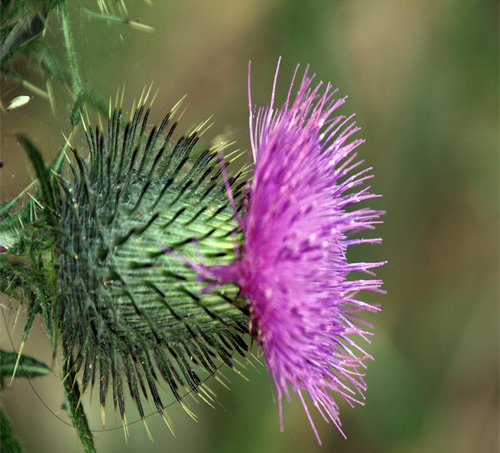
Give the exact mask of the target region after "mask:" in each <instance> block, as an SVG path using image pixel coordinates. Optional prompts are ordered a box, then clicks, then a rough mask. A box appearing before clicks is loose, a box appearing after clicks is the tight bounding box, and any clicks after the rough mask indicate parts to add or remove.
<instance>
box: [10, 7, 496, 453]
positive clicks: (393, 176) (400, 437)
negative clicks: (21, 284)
mask: <svg viewBox="0 0 500 453" xmlns="http://www.w3.org/2000/svg"><path fill="white" fill-rule="evenodd" d="M86 3H87V4H88V5H89V6H92V7H93V8H94V9H95V8H97V6H96V5H97V1H96V2H95V3H94V2H93V1H87V2H86ZM127 5H128V9H129V15H130V16H131V18H133V19H136V18H137V19H139V20H140V22H141V23H145V24H148V25H151V26H153V27H154V28H155V32H154V33H152V34H147V33H141V32H138V31H135V30H131V29H130V28H129V27H126V26H119V25H113V26H110V25H107V24H104V23H103V22H97V21H94V20H92V21H91V20H88V19H87V18H86V17H83V16H82V15H81V14H80V13H79V12H78V11H77V10H76V9H75V10H72V11H71V12H72V16H71V18H72V21H73V25H74V35H75V40H76V43H77V51H78V56H79V64H80V67H81V71H82V75H83V78H84V80H85V81H86V83H87V84H88V85H89V86H91V87H93V88H94V89H95V91H96V93H97V94H98V95H100V96H101V97H102V98H104V99H105V100H107V99H109V97H110V96H112V97H114V96H115V94H116V91H117V88H118V86H123V85H124V84H125V87H126V96H125V98H126V99H125V103H124V105H125V106H130V105H131V103H132V100H133V98H134V97H135V98H137V97H138V96H139V95H140V92H141V91H142V89H143V87H144V86H145V85H149V84H150V83H151V81H154V86H155V87H157V88H159V89H160V93H159V95H158V98H157V100H156V102H155V106H154V109H153V110H154V112H153V113H154V114H153V117H152V120H151V121H157V120H158V119H159V118H160V116H161V114H162V113H165V112H166V111H167V110H168V109H169V108H170V107H171V106H172V105H173V104H174V103H175V102H177V101H178V100H179V99H180V98H181V97H182V96H183V95H184V94H188V97H187V99H186V102H185V104H184V105H185V106H187V111H186V112H185V114H184V116H183V118H182V125H183V126H184V128H182V126H180V131H184V130H187V129H188V128H189V127H191V126H192V125H194V124H197V123H199V122H200V121H202V120H204V119H206V118H208V117H209V116H211V115H213V117H212V119H213V121H214V122H215V123H214V125H213V126H212V128H211V129H210V130H209V131H208V132H207V134H206V135H205V136H204V138H205V139H206V141H207V143H208V142H210V140H211V139H213V138H214V137H216V136H217V135H219V134H224V135H226V136H228V137H230V138H231V139H234V140H236V141H237V143H238V147H240V148H241V149H248V148H249V146H250V144H249V138H248V105H247V91H246V90H247V65H248V60H250V59H251V60H252V65H253V66H252V93H253V101H254V103H258V104H266V103H268V102H269V99H270V92H271V87H272V80H273V75H274V70H275V66H276V62H277V60H278V57H279V56H280V55H281V56H283V62H282V66H281V71H280V75H279V82H278V99H280V97H281V100H284V96H285V94H286V92H287V91H288V86H289V81H290V79H291V75H292V73H293V70H294V68H295V65H296V64H297V63H301V64H302V65H303V66H302V69H304V68H305V65H306V64H308V63H309V64H310V65H311V71H312V72H315V73H316V74H317V79H318V80H324V81H331V82H332V83H333V85H334V86H336V87H338V88H339V92H340V95H342V96H343V95H346V94H348V95H349V100H348V103H347V105H345V106H343V107H342V109H341V113H342V114H350V113H352V112H356V114H357V121H358V124H359V125H360V126H361V127H362V131H361V133H360V134H359V135H360V136H362V137H364V138H365V139H366V143H365V144H364V145H362V147H361V148H360V149H359V153H360V154H361V155H362V158H364V159H365V160H366V162H367V164H368V165H370V166H372V165H373V166H374V168H375V170H374V173H375V179H374V180H373V182H372V187H373V191H374V192H375V193H381V194H383V198H380V199H376V200H374V201H372V202H371V203H370V206H371V207H373V208H377V209H384V210H387V214H386V215H385V216H384V225H382V226H380V227H378V229H377V232H376V234H377V235H381V236H382V237H383V239H384V243H383V245H382V246H368V247H365V248H362V249H361V248H360V250H359V251H356V252H355V253H356V256H354V255H353V259H354V258H359V259H361V260H365V261H369V260H375V261H380V260H386V259H387V260H388V264H387V265H386V266H385V267H383V268H382V269H380V271H379V272H378V275H379V276H380V277H381V278H383V279H384V282H385V285H384V287H385V289H386V290H387V295H386V296H382V295H370V294H369V295H366V299H367V300H369V301H371V302H373V303H382V309H383V310H382V312H380V313H378V314H377V315H373V316H370V317H369V319H370V321H371V322H373V323H374V325H375V336H374V337H373V342H372V344H371V345H367V347H366V349H367V351H368V352H369V353H370V354H372V355H373V356H374V357H375V362H372V363H369V367H368V370H367V374H366V382H367V384H368V391H367V392H366V396H367V400H366V406H364V407H362V406H358V407H356V408H355V409H351V408H350V407H349V406H348V405H347V404H345V403H344V402H343V401H339V403H340V411H341V419H342V421H343V429H344V431H345V433H346V434H347V436H348V439H347V440H344V439H343V438H342V436H341V435H340V434H339V432H338V431H337V430H336V429H335V427H334V426H333V425H332V424H328V425H327V424H326V423H324V422H323V421H322V420H321V419H320V417H319V416H318V414H316V413H313V417H314V420H315V422H316V426H317V428H318V430H319V434H320V436H321V439H322V441H323V446H322V447H319V446H318V445H317V442H316V439H315V437H314V434H313V432H312V430H311V428H310V426H309V423H308V421H307V417H306V415H305V414H304V411H303V409H302V407H301V404H300V401H298V399H297V398H295V399H293V401H292V402H291V403H285V404H284V414H285V416H284V422H285V431H284V433H280V429H279V415H278V406H277V405H275V404H274V403H273V401H272V396H271V383H270V378H269V376H268V374H267V372H266V370H265V368H264V367H263V366H257V367H256V368H257V369H256V370H254V369H252V368H248V369H247V370H246V371H245V375H246V376H247V378H248V379H249V380H250V382H246V381H245V380H244V379H242V378H240V377H239V376H237V375H236V374H234V373H231V372H230V371H229V370H227V371H226V372H225V375H226V376H227V377H229V378H230V380H231V384H230V387H231V391H228V390H226V389H225V388H223V387H222V386H221V385H219V384H218V383H217V382H216V381H212V384H211V386H212V387H213V388H214V390H215V391H216V393H217V395H218V398H217V400H216V406H215V409H212V408H210V407H209V406H207V405H204V404H200V405H192V406H196V407H192V409H193V410H194V411H195V413H196V414H197V416H198V422H197V423H195V422H194V421H193V420H191V419H190V418H189V417H188V416H187V415H186V414H185V412H183V410H182V409H181V408H180V407H179V405H177V404H174V405H173V406H172V407H171V408H170V412H169V413H170V415H171V417H172V419H173V422H174V427H175V437H174V436H172V434H171V433H170V432H169V431H168V429H167V428H166V427H165V425H164V424H163V422H162V421H161V419H160V418H159V417H150V418H149V419H148V425H149V428H150V430H151V432H152V434H153V437H154V443H150V441H149V440H148V438H147V435H146V431H145V429H144V427H143V426H142V423H140V422H139V423H136V424H134V425H132V426H131V427H130V439H129V441H128V444H126V443H125V441H124V436H123V432H122V431H121V430H115V431H108V432H98V433H96V438H97V446H98V449H99V451H100V452H115V451H120V452H143V451H147V452H164V451H168V452H211V451H214V452H239V453H244V452H316V451H318V452H319V451H336V452H342V451H348V452H358V451H359V452H443V451H452V452H495V451H498V411H499V400H498V398H499V394H498V372H499V364H498V358H499V341H498V340H499V338H498V326H499V317H498V308H499V307H498V302H499V300H498V296H499V282H498V274H499V268H498V265H499V254H498V252H499V248H498V246H499V244H498V242H499V234H498V233H499V230H498V221H499V197H498V194H499V186H498V171H499V161H498V150H499V149H498V148H499V147H498V119H499V118H498V4H497V2H491V1H473V0H458V1H457V0H456V1H449V0H438V1H435V0H434V1H430V0H424V1H420V2H410V1H396V0H374V1H371V2H366V1H359V0H349V1H348V0H345V1H326V0H316V1H314V2H305V1H299V0H253V1H249V0H246V1H245V0H215V1H207V2H201V1H194V0H183V1H179V0H172V1H164V2H162V1H159V0H156V1H155V2H154V4H152V5H147V4H146V3H145V2H142V1H139V0H137V1H129V2H128V3H127ZM48 31H49V33H48V35H47V37H46V39H47V40H52V42H53V43H55V45H56V46H59V47H60V49H59V50H60V51H61V54H62V51H63V49H62V48H61V47H62V41H61V38H60V37H61V33H60V23H59V22H58V21H57V20H56V19H55V18H52V19H51V20H50V21H49V24H48ZM19 64H20V70H23V71H24V74H26V75H27V76H29V78H30V80H31V81H34V82H37V83H39V84H40V85H43V79H42V78H41V76H40V75H39V74H37V73H36V72H33V71H31V70H30V68H28V67H25V68H23V66H22V65H23V62H20V63H19ZM18 94H26V93H25V91H23V90H21V89H19V88H16V87H14V88H13V86H12V85H10V84H5V83H4V84H3V88H2V102H3V103H4V105H5V104H7V103H8V102H9V101H10V99H11V98H13V97H15V96H16V95H18ZM56 95H57V99H58V102H57V111H56V115H53V114H52V113H51V110H50V106H49V103H48V102H46V101H44V100H42V99H40V98H37V97H33V99H32V100H31V102H30V103H29V104H28V105H26V106H25V107H23V108H20V109H17V110H14V111H11V112H10V113H2V118H1V121H2V123H1V124H2V155H1V160H2V161H3V162H4V167H3V168H2V170H1V173H0V177H1V187H0V197H1V200H5V199H6V198H8V197H10V196H13V195H15V194H17V193H18V192H19V191H20V190H22V189H23V188H24V187H25V186H26V184H27V183H28V182H29V181H30V180H31V177H32V174H33V171H32V169H31V167H30V164H29V163H28V160H27V158H26V157H25V154H24V152H23V151H22V149H21V147H20V146H19V145H18V144H17V142H16V139H15V137H14V132H15V131H22V132H25V133H28V134H29V135H30V136H31V137H32V138H33V139H34V140H35V142H36V143H37V144H38V145H39V147H40V148H41V149H43V150H44V152H45V154H46V156H47V159H49V158H51V157H53V156H54V155H55V154H56V153H57V151H58V150H59V149H60V147H61V146H62V144H63V143H64V138H63V135H62V134H61V131H63V132H64V134H66V135H68V134H69V132H70V127H69V122H68V121H67V117H68V108H69V105H70V102H71V100H70V97H69V96H68V95H67V94H66V93H64V92H62V90H60V89H59V88H57V87H56ZM81 143H82V146H83V142H81ZM2 302H3V304H7V303H8V301H7V300H6V298H3V299H2ZM16 314H17V312H13V313H12V314H11V315H10V317H9V318H8V319H7V321H8V322H9V326H10V327H9V329H10V330H12V331H13V333H12V338H13V341H14V345H15V347H16V348H18V347H19V344H20V334H21V331H22V322H21V321H18V324H17V326H16V328H15V329H13V322H14V320H15V315H16ZM21 318H22V313H21ZM0 322H1V323H2V325H1V327H0V329H1V334H0V339H1V342H2V344H1V346H2V347H4V348H6V349H10V348H11V344H10V340H9V337H8V335H7V331H6V329H5V325H4V324H3V320H0ZM25 352H26V353H27V354H32V355H35V356H37V357H38V358H40V359H43V360H45V361H46V362H48V363H50V360H51V356H50V351H49V345H48V340H47V339H46V337H45V334H44V333H43V326H41V325H40V326H38V327H36V328H35V329H34V330H33V335H32V337H30V340H29V341H28V344H27V346H26V349H25ZM32 386H33V387H34V388H35V389H36V391H37V393H38V395H39V396H40V398H41V399H43V401H44V402H45V403H46V404H47V405H48V406H49V407H50V408H51V409H52V410H53V411H54V412H56V413H57V414H58V416H59V417H61V418H63V419H65V420H67V418H65V414H64V411H62V410H60V404H61V402H62V400H63V392H62V389H61V384H60V380H59V378H58V377H57V376H50V377H46V378H40V379H38V380H34V381H33V382H32ZM95 396H97V395H95ZM2 399H3V404H4V407H5V409H6V412H7V413H8V414H9V416H10V417H11V420H12V423H13V425H14V427H15V430H16V432H17V434H18V435H19V437H20V438H21V439H22V441H23V442H24V444H25V446H26V450H27V451H28V452H40V453H43V452H51V453H59V452H79V451H81V447H80V446H79V443H78V441H77V438H76V434H75V432H74V431H73V430H72V429H71V428H70V427H68V426H66V425H65V424H64V423H63V422H61V421H59V420H58V419H57V418H56V417H54V416H53V415H52V414H51V413H50V412H49V411H48V410H47V409H46V408H45V407H44V406H43V404H42V402H41V401H40V399H39V398H38V397H37V396H36V395H35V393H34V390H33V388H32V387H31V386H30V384H29V383H28V382H26V381H23V380H17V381H16V382H14V384H13V385H12V387H11V388H9V389H7V390H6V391H4V392H3V395H2ZM86 410H87V414H88V415H89V417H90V418H91V424H92V426H95V427H96V428H99V424H100V423H99V416H100V414H99V412H100V410H99V406H98V402H97V400H96V399H95V398H94V400H93V401H92V404H90V405H89V404H87V405H86ZM127 417H128V420H129V421H133V420H134V419H135V418H136V411H135V409H134V408H133V407H132V405H131V404H130V403H129V411H128V415H127Z"/></svg>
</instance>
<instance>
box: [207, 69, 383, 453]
mask: <svg viewBox="0 0 500 453" xmlns="http://www.w3.org/2000/svg"><path fill="white" fill-rule="evenodd" d="M278 68H279V64H278ZM297 68H298V67H297ZM277 73H278V71H276V76H277ZM295 74H297V70H296V72H295ZM294 79H295V75H294ZM313 79H314V76H312V77H308V75H307V69H306V72H305V74H304V76H303V78H302V81H301V83H300V87H299V91H298V94H297V96H296V97H295V100H293V102H292V100H291V94H292V90H293V80H292V84H291V86H290V91H289V94H288V98H287V100H286V102H285V104H284V105H283V106H282V107H281V108H279V109H276V110H275V109H274V106H273V103H274V93H275V88H276V78H275V82H274V87H273V91H272V100H271V104H270V106H268V107H265V108H259V109H255V108H254V109H252V107H251V101H250V134H251V143H252V153H253V156H254V160H255V168H254V177H253V181H252V183H251V187H250V188H249V193H248V203H247V204H246V207H245V208H244V210H243V211H242V212H240V213H239V216H238V220H239V222H240V226H241V229H242V232H243V245H242V247H241V248H240V250H238V251H237V258H236V260H235V261H234V262H232V263H230V264H227V265H222V266H211V267H206V266H200V267H198V270H199V271H200V278H203V279H210V280H211V281H212V283H211V284H209V286H210V287H211V286H213V285H216V284H224V283H228V282H234V283H236V284H237V285H238V286H239V287H240V289H241V293H242V295H243V296H244V297H245V298H246V299H247V300H248V303H249V307H250V316H251V330H252V334H253V336H254V338H255V339H256V340H257V342H258V344H259V345H260V346H261V348H262V350H263V353H264V357H265V361H266V364H267V368H268V369H269V371H270V373H271V374H272V376H273V378H274V381H275V383H276V387H277V395H278V401H279V406H280V419H281V427H282V429H283V418H282V397H283V395H285V396H286V397H287V399H290V389H292V390H293V392H295V393H296V394H297V395H298V396H299V398H300V399H301V401H302V404H303V405H304V408H305V411H306V413H307V416H308V418H309V420H310V422H311V425H312V427H313V430H314V432H315V434H316V436H317V438H318V442H319V443H321V441H320V438H319V436H318V433H317V431H316V428H315V426H314V423H313V421H312V418H311V416H310V414H309V410H308V408H307V405H306V403H305V401H304V398H303V395H302V393H301V392H302V390H305V391H306V392H307V393H308V394H309V396H310V397H311V399H312V402H313V404H314V405H315V406H316V408H317V409H318V410H319V412H320V413H321V415H322V416H323V418H324V419H325V420H326V421H328V420H332V421H333V423H334V424H335V425H336V426H337V428H338V429H339V430H340V431H341V432H342V430H341V422H340V419H339V409H338V406H337V404H336V402H335V400H334V398H333V395H332V393H331V392H330V390H333V391H334V392H337V393H339V394H340V395H342V397H343V398H345V399H346V400H347V402H348V403H349V404H350V405H353V404H352V403H353V402H357V403H360V404H363V403H362V402H360V401H359V398H362V399H363V398H364V396H363V391H364V390H366V385H365V382H364V380H363V369H364V368H365V364H364V363H363V362H364V360H366V359H371V358H372V357H371V356H370V355H369V354H367V353H366V352H365V351H363V349H362V348H360V347H359V346H358V345H357V344H356V343H355V341H354V339H355V338H356V336H359V337H361V338H363V339H364V340H366V341H368V340H367V338H366V335H369V334H370V332H368V330H367V329H369V327H370V326H369V325H368V324H366V323H364V322H363V321H362V319H360V318H359V317H358V315H357V313H358V312H359V311H361V310H369V311H376V310H378V308H377V307H375V306H372V305H369V304H367V303H365V302H362V301H361V300H359V299H358V295H359V293H360V291H362V290H370V291H379V292H381V290H380V287H381V285H382V281H381V280H375V279H357V278H358V277H359V274H357V276H356V278H355V279H353V277H352V276H351V279H348V276H349V274H350V272H353V271H362V272H363V273H366V274H370V275H373V273H372V272H370V269H371V268H375V267H378V266H380V265H382V264H384V263H383V262H377V263H364V262H359V263H350V262H348V260H347V257H346V253H347V249H348V247H349V246H351V245H356V244H361V243H372V244H376V243H380V242H381V239H380V238H375V239H361V238H352V236H353V235H354V234H356V233H360V232H363V231H364V230H369V229H373V228H374V225H375V224H377V223H380V221H379V220H378V219H379V217H380V216H381V215H382V214H383V212H381V211H376V210H371V209H369V208H359V209H356V208H355V206H350V205H355V204H356V203H358V202H361V201H364V200H367V199H369V198H374V197H376V195H373V194H370V193H369V186H365V185H364V184H365V181H366V180H367V179H369V178H371V177H372V175H371V174H370V171H371V168H362V164H363V161H362V160H357V154H356V153H355V152H354V150H355V149H356V148H357V147H358V146H359V145H360V144H361V143H362V142H363V140H361V139H352V136H353V135H354V134H355V133H356V132H357V131H358V130H359V128H358V127H356V126H355V122H354V121H352V116H351V117H349V118H345V117H342V116H336V114H335V111H336V109H337V108H338V107H340V106H341V105H342V104H344V102H345V98H344V99H335V98H334V95H335V93H336V90H333V89H332V86H331V85H330V84H327V85H326V87H325V86H324V84H323V83H322V82H320V83H318V84H317V85H315V86H313V85H312V82H313ZM249 85H250V84H249ZM249 93H250V88H249ZM360 168H361V169H360ZM348 207H349V209H347V208H348ZM361 324H364V327H362V326H361ZM342 434H343V433H342ZM343 435H344V434H343ZM344 437H345V436H344Z"/></svg>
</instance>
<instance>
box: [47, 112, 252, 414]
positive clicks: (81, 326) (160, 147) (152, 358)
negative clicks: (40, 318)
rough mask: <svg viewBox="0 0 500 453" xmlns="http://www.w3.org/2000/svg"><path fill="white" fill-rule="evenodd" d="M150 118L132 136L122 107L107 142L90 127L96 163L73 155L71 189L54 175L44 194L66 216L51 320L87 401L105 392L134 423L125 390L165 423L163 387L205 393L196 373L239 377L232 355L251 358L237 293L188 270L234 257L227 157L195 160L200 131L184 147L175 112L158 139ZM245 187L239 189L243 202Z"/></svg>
mask: <svg viewBox="0 0 500 453" xmlns="http://www.w3.org/2000/svg"><path fill="white" fill-rule="evenodd" d="M148 116H149V109H145V107H144V106H143V105H142V106H139V108H138V109H137V110H136V111H135V112H134V114H133V116H132V119H131V121H130V122H129V123H128V124H127V125H126V126H125V128H124V129H122V127H121V117H122V113H121V110H120V109H116V110H114V111H113V112H110V116H109V120H108V128H107V129H108V133H107V136H105V135H104V134H103V133H102V132H101V130H100V128H99V127H97V126H96V127H95V129H93V128H91V127H89V126H86V127H85V132H86V140H87V145H88V148H89V158H88V159H84V158H83V157H82V155H81V154H80V153H79V152H78V151H77V150H75V149H71V151H72V154H73V156H74V161H75V163H76V165H71V164H70V169H71V171H72V173H73V179H72V181H68V180H66V179H65V178H63V177H62V176H61V175H54V174H52V175H51V176H50V178H49V177H46V178H45V181H51V184H52V190H49V189H47V187H46V184H45V185H43V186H42V189H43V190H44V191H45V192H47V197H49V198H48V199H49V202H51V203H54V208H53V210H52V211H51V213H53V216H54V217H55V218H56V224H55V225H54V227H53V232H52V233H53V237H54V248H53V250H54V251H55V256H56V262H55V270H56V279H55V282H56V289H55V303H54V304H53V306H54V307H55V308H54V309H50V310H47V311H46V314H45V316H46V318H51V319H50V325H53V326H55V327H56V337H57V336H59V338H60V339H61V344H62V351H63V360H64V361H66V363H67V364H68V365H69V366H68V369H72V370H73V371H74V372H78V373H79V382H80V383H81V390H82V393H83V392H84V391H85V390H86V389H87V388H88V387H89V386H90V387H91V388H92V387H94V385H95V384H97V383H98V385H99V393H100V396H99V400H100V403H101V405H102V406H104V405H105V403H106V395H107V392H108V389H109V387H111V388H112V399H113V404H114V406H115V409H118V410H119V412H120V415H121V417H122V419H123V420H124V421H125V395H124V391H126V390H127V389H128V392H129V393H130V395H131V397H132V399H133V400H134V401H135V404H136V406H137V409H138V412H139V414H140V416H141V417H142V418H144V416H145V415H144V410H143V406H142V402H141V398H146V399H147V398H148V396H149V397H152V399H153V402H154V406H155V407H156V409H157V410H158V411H159V412H160V414H162V416H163V415H164V404H163V402H162V400H161V398H160V393H159V391H158V388H157V385H158V380H162V381H164V382H166V383H167V385H168V387H169V388H170V390H171V391H172V393H173V395H174V396H175V398H176V399H177V400H179V401H180V400H181V398H182V395H181V392H180V389H181V388H187V389H189V390H192V391H194V392H198V388H199V386H200V385H202V379H201V377H200V375H199V372H198V371H197V370H204V371H206V372H208V373H209V374H213V373H215V372H216V371H217V370H218V368H219V366H220V362H223V363H225V364H227V365H228V366H230V367H232V366H233V364H232V356H233V354H234V353H235V352H237V353H239V354H241V355H242V356H243V357H245V356H246V350H247V345H246V343H245V341H244V339H243V338H244V337H245V335H246V334H247V332H248V328H247V326H248V315H247V313H245V307H240V306H239V305H241V303H240V302H239V300H240V299H239V295H238V290H237V288H236V287H235V286H230V285H227V286H225V287H221V288H218V289H217V290H216V291H211V292H208V293H201V292H200V290H201V289H202V288H203V284H202V283H200V282H198V281H197V275H196V273H195V271H194V270H193V269H192V268H191V267H190V266H189V265H188V264H187V262H190V261H197V260H199V259H200V256H201V257H203V260H204V261H205V262H206V263H207V264H212V263H216V262H217V263H218V264H224V263H228V262H230V261H231V260H232V259H234V256H233V253H234V252H233V250H234V237H235V235H236V234H237V233H236V231H237V223H236V221H235V220H234V213H233V210H232V208H231V206H230V205H229V204H228V201H227V196H226V193H225V192H226V189H225V186H224V182H223V181H222V179H221V174H222V170H221V168H220V164H219V159H218V157H217V151H213V150H206V151H204V152H203V153H201V154H200V155H199V156H198V157H197V159H196V160H194V159H193V160H191V158H190V154H191V152H192V151H193V147H194V146H195V144H196V143H197V141H198V139H199V135H200V131H199V130H195V131H194V132H192V133H190V134H189V135H187V136H183V137H181V138H179V139H178V140H176V141H175V142H174V141H173V139H172V137H173V132H174V130H175V129H176V127H177V122H174V123H173V124H171V125H170V127H169V124H170V122H171V118H172V114H171V113H169V114H168V115H167V116H166V117H165V118H164V120H163V121H162V123H161V124H160V126H158V127H155V128H153V129H151V131H150V132H147V118H148ZM165 133H166V134H165ZM163 137H164V139H163ZM224 165H227V163H226V164H224ZM238 178H239V177H238V176H237V177H232V178H230V179H229V180H228V183H229V184H230V185H231V186H236V184H237V181H238ZM42 184H44V183H43V182H42ZM243 185H244V183H243V184H240V185H239V186H238V187H236V188H235V189H233V190H234V192H235V194H234V196H235V199H236V201H237V203H239V200H240V199H241V194H240V189H241V188H242V187H243ZM51 197H52V198H53V199H52V198H51ZM47 215H48V214H47ZM235 301H237V302H236V303H235ZM47 325H49V322H47ZM53 344H54V343H53ZM123 381H125V382H123ZM160 385H161V384H160ZM103 423H104V420H103Z"/></svg>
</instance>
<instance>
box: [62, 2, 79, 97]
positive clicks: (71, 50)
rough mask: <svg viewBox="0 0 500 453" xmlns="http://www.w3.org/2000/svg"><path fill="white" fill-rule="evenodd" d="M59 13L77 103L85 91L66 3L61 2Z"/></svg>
mask: <svg viewBox="0 0 500 453" xmlns="http://www.w3.org/2000/svg"><path fill="white" fill-rule="evenodd" d="M59 12H60V13H61V20H62V28H63V34H64V42H65V44H66V51H67V54H68V60H69V64H70V66H71V72H72V76H73V96H74V99H75V101H77V100H78V99H79V97H80V95H81V92H82V91H83V84H82V80H81V78H80V73H79V72H78V65H77V62H76V55H75V45H74V43H73V37H72V36H71V29H70V23H69V15H68V8H67V6H66V2H61V4H60V5H59Z"/></svg>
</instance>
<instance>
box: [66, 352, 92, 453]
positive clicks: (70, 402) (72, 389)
mask: <svg viewBox="0 0 500 453" xmlns="http://www.w3.org/2000/svg"><path fill="white" fill-rule="evenodd" d="M63 373H64V376H65V379H64V381H63V385H64V392H65V394H66V403H67V404H66V411H67V412H68V415H69V417H70V418H71V421H72V423H73V426H74V427H75V429H76V431H77V432H78V437H79V438H80V442H81V443H82V445H83V448H84V450H85V453H96V449H95V446H94V436H93V435H92V431H91V430H90V427H89V423H88V421H87V417H86V415H85V411H84V410H83V406H82V404H81V400H80V399H81V394H80V387H79V386H78V382H77V380H76V373H75V370H74V368H73V367H71V366H68V361H67V360H65V361H64V365H63Z"/></svg>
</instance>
